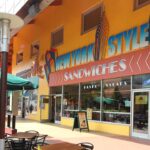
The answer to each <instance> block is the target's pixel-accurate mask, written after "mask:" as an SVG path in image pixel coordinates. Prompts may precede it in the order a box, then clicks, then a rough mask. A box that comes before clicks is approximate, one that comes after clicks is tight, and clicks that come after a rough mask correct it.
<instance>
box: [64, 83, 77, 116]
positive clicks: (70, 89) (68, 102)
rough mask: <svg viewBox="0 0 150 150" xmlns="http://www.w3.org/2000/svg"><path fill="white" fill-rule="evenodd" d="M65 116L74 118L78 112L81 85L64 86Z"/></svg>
mask: <svg viewBox="0 0 150 150" xmlns="http://www.w3.org/2000/svg"><path fill="white" fill-rule="evenodd" d="M63 97H64V98H63V116H65V117H74V115H75V114H76V111H77V110H78V99H79V85H78V84H76V85H66V86H64V96H63Z"/></svg>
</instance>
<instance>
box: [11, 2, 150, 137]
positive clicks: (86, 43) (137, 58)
mask: <svg viewBox="0 0 150 150" xmlns="http://www.w3.org/2000/svg"><path fill="white" fill-rule="evenodd" d="M114 2H115V3H116V5H112V4H114ZM134 5H135V6H134ZM149 9H150V5H149V0H145V1H143V2H142V1H141V0H127V1H117V2H116V1H114V0H104V1H103V3H101V2H100V1H99V0H82V1H80V0H76V1H72V2H70V0H63V3H60V5H55V6H49V7H48V8H47V9H46V10H45V11H43V12H41V13H40V14H39V15H37V16H36V18H35V21H34V23H33V24H29V25H26V26H25V27H24V28H22V29H21V30H20V31H19V33H18V34H17V35H16V36H15V37H14V54H15V55H13V60H16V61H13V66H12V68H13V73H14V74H17V73H19V72H21V71H24V72H25V73H27V70H28V68H29V70H31V71H30V73H29V76H38V77H39V89H38V90H37V105H36V106H37V109H36V110H37V112H36V114H32V116H31V114H29V118H30V119H36V120H41V118H42V120H47V121H52V122H54V123H59V124H62V125H66V126H70V127H72V126H73V121H74V116H75V114H76V113H77V112H78V111H80V110H81V111H86V112H87V113H88V122H89V129H90V130H94V131H101V132H107V133H112V134H118V135H125V136H134V137H141V138H148V139H150V120H149V118H150V117H149V116H150V108H149V107H150V106H149V101H150V95H149V94H150V45H149V41H148V39H149V38H148V37H149V32H148V29H149V19H148V18H149ZM54 13H55V15H53V14H54ZM31 33H33V34H31ZM29 35H30V36H29ZM17 56H20V57H17ZM17 58H18V59H17ZM41 95H46V96H47V97H50V100H49V98H45V100H43V99H42V100H40V96H41ZM46 99H47V100H46Z"/></svg>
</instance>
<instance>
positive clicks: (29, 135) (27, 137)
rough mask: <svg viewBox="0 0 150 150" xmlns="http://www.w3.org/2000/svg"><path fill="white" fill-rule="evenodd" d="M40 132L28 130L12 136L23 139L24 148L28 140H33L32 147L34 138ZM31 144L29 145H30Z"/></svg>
mask: <svg viewBox="0 0 150 150" xmlns="http://www.w3.org/2000/svg"><path fill="white" fill-rule="evenodd" d="M37 135H38V134H37V133H27V132H18V133H15V134H12V135H11V136H10V138H15V139H19V141H22V149H24V147H25V144H26V141H25V140H27V141H28V142H29V141H31V143H30V147H31V145H32V139H33V138H35V137H36V136H37ZM28 146H29V145H28Z"/></svg>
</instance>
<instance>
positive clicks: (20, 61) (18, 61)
mask: <svg viewBox="0 0 150 150" xmlns="http://www.w3.org/2000/svg"><path fill="white" fill-rule="evenodd" d="M21 54H22V59H20V60H18V59H19V55H21ZM23 55H24V54H23V51H20V52H17V53H16V65H18V64H21V63H23Z"/></svg>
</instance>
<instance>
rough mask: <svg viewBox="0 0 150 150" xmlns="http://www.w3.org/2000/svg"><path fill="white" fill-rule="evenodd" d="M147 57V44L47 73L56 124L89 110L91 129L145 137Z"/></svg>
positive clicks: (148, 80)
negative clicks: (52, 97)
mask: <svg viewBox="0 0 150 150" xmlns="http://www.w3.org/2000/svg"><path fill="white" fill-rule="evenodd" d="M149 57H150V48H149V47H147V48H144V49H142V50H139V51H134V52H131V53H129V54H123V55H121V56H115V57H113V58H110V59H107V60H104V61H98V62H92V63H88V64H87V65H82V66H78V67H74V68H70V69H65V70H63V71H58V72H55V73H51V74H50V78H49V79H50V80H49V81H50V82H49V85H50V87H51V89H50V91H51V94H53V95H56V96H54V97H55V98H54V99H55V101H56V102H55V103H57V104H56V107H55V108H56V110H55V112H56V113H55V115H57V117H56V118H58V115H59V121H60V122H59V123H61V124H63V125H69V126H72V124H73V118H74V116H75V114H76V112H77V111H79V110H82V111H87V113H88V111H89V110H90V113H91V115H90V116H91V118H88V119H89V126H90V128H91V129H92V130H98V131H103V132H111V131H112V132H114V133H116V134H119V132H120V131H121V134H122V133H123V135H132V136H135V137H141V138H149V133H150V127H149V126H150V125H149V123H148V122H149V113H150V111H149V110H150V109H149V100H150V98H149V96H150V95H149V93H150V74H149V71H150V70H149V69H150V68H149V65H150V64H149V63H150V60H149ZM143 60H144V61H143ZM103 62H104V63H103ZM54 79H57V80H54ZM60 85H62V86H60ZM58 89H59V90H58ZM53 91H54V92H53ZM58 91H59V92H58ZM57 92H58V93H57ZM57 97H59V100H58V98H57ZM58 101H59V103H58ZM55 121H56V120H55ZM57 123H58V122H57ZM97 124H99V128H97ZM105 125H106V126H107V127H105ZM116 127H117V128H116ZM101 128H102V129H101ZM112 128H113V129H112ZM118 129H119V130H118ZM108 130H109V131H108Z"/></svg>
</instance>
